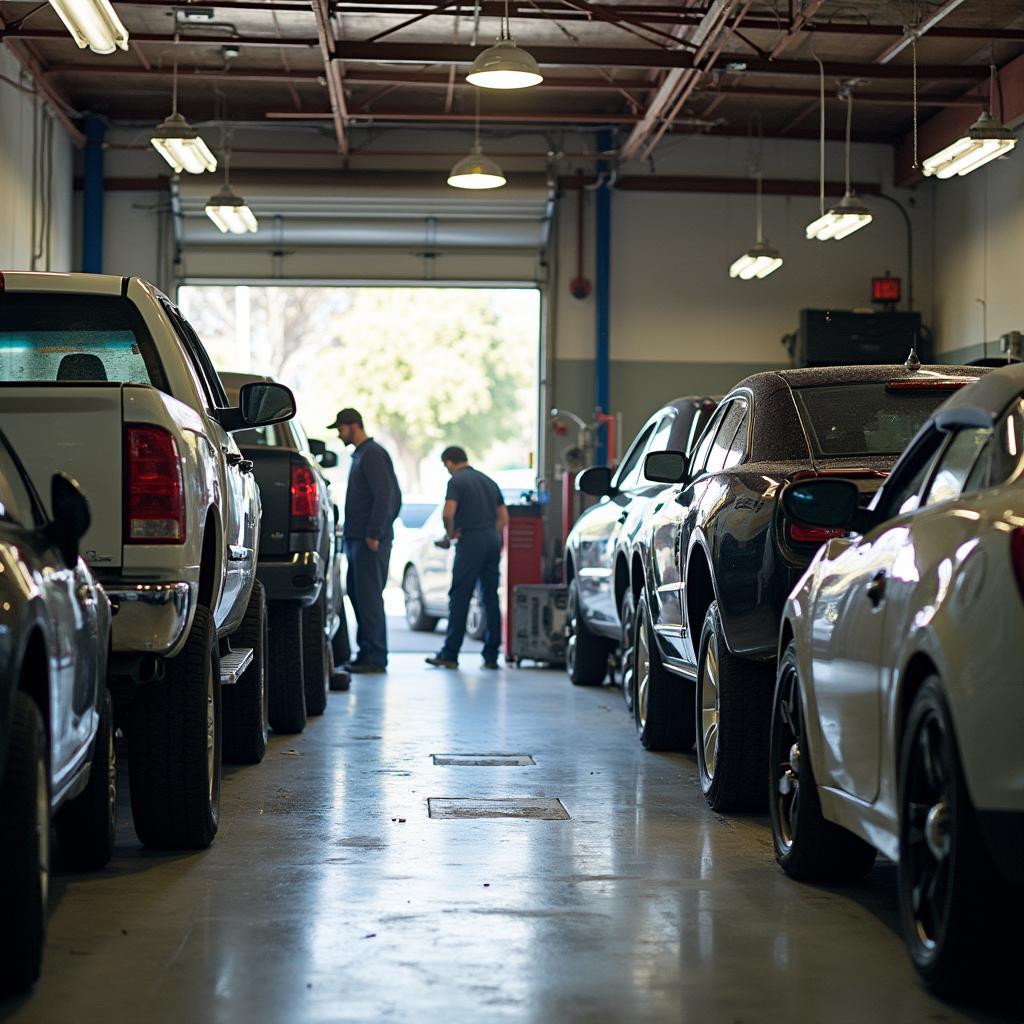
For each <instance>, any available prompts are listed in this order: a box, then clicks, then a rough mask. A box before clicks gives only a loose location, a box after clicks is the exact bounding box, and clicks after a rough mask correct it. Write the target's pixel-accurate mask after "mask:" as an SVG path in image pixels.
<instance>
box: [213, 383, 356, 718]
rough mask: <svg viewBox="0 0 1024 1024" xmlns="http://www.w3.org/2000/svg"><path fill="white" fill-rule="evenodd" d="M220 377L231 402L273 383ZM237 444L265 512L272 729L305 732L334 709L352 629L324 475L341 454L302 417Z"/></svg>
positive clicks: (262, 568)
mask: <svg viewBox="0 0 1024 1024" xmlns="http://www.w3.org/2000/svg"><path fill="white" fill-rule="evenodd" d="M220 376H221V380H222V381H223V382H224V388H225V390H226V392H227V395H228V399H229V401H231V402H237V401H238V396H239V395H240V393H241V389H242V388H243V387H244V386H245V385H246V384H250V383H253V382H258V381H269V380H271V378H269V377H263V376H259V375H256V374H247V373H229V372H222V373H221V375H220ZM235 440H236V441H237V443H238V445H239V447H240V449H241V452H242V455H243V456H244V457H245V458H247V459H250V460H251V461H252V463H253V467H254V468H253V473H254V475H255V477H256V482H257V484H259V488H260V496H261V501H262V506H263V522H262V527H261V530H260V543H259V554H258V563H257V570H256V575H257V578H258V579H259V581H260V583H262V584H263V590H264V593H265V594H266V599H267V621H268V627H269V647H268V658H267V665H268V686H267V688H268V691H269V719H270V725H271V727H272V728H273V729H274V731H275V732H281V733H296V732H301V731H302V730H303V729H304V728H305V725H306V716H307V715H322V714H323V713H324V711H325V710H326V708H327V690H328V687H329V685H330V681H331V677H332V676H333V674H334V657H333V650H332V646H331V643H332V640H333V638H334V636H335V634H336V633H337V632H338V630H339V628H344V629H346V630H347V626H345V625H344V624H343V623H344V616H345V610H344V604H343V600H342V592H341V588H340V568H339V566H338V565H337V564H336V563H337V561H338V560H339V559H340V557H341V555H340V551H339V549H338V548H337V546H336V543H335V525H336V521H335V516H336V511H335V506H334V503H333V502H332V500H331V489H330V485H329V484H328V482H327V478H326V477H325V476H324V474H323V468H325V467H327V468H329V467H331V466H334V465H336V463H337V456H336V455H335V454H334V452H328V451H327V449H326V446H325V445H324V444H323V443H322V442H320V443H317V442H311V441H309V440H308V439H307V437H306V434H305V432H304V431H303V429H302V427H301V426H300V424H299V422H298V420H297V419H291V420H287V421H285V422H283V423H275V424H271V425H269V426H265V427H256V428H253V429H251V430H242V431H239V432H238V433H237V434H236V435H235ZM346 639H347V637H346ZM339 667H340V666H339Z"/></svg>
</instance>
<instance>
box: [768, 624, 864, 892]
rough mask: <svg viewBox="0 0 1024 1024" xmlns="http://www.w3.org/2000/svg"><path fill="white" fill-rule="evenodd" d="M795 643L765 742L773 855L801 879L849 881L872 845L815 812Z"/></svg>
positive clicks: (786, 656)
mask: <svg viewBox="0 0 1024 1024" xmlns="http://www.w3.org/2000/svg"><path fill="white" fill-rule="evenodd" d="M804 723H805V717H804V710H803V701H802V699H801V696H800V678H799V673H798V669H797V658H796V642H795V641H792V640H791V641H790V643H789V646H788V647H787V648H786V650H785V652H784V653H783V656H782V660H781V661H780V662H779V671H778V674H777V682H776V684H775V696H774V699H773V700H772V722H771V733H770V738H769V744H768V752H769V753H768V756H769V760H768V764H769V778H770V788H769V793H768V807H769V811H770V813H771V819H772V839H773V842H774V845H775V859H776V860H777V861H778V862H779V866H780V867H781V868H782V870H783V871H785V872H786V874H787V875H789V877H790V878H795V879H797V880H798V881H801V882H853V881H857V880H858V879H860V878H863V877H864V875H866V874H867V873H868V871H870V870H871V865H872V864H874V862H875V848H874V847H873V846H871V845H869V844H868V843H866V842H864V840H863V839H861V838H860V837H859V836H855V835H854V834H853V833H852V832H850V831H848V830H847V829H845V828H842V827H841V826H839V825H836V824H835V823H834V822H831V821H828V820H827V819H826V818H825V817H824V815H823V814H822V812H821V800H820V799H819V796H818V786H817V783H816V782H815V780H814V767H813V765H812V764H811V754H810V750H809V748H808V746H807V740H806V735H807V734H806V729H805V727H804Z"/></svg>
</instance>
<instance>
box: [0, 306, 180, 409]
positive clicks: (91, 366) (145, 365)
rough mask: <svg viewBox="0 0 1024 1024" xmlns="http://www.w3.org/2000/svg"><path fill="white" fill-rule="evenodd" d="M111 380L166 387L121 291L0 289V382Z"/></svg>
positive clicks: (147, 339) (152, 349) (153, 353)
mask: <svg viewBox="0 0 1024 1024" xmlns="http://www.w3.org/2000/svg"><path fill="white" fill-rule="evenodd" d="M53 381H116V382H118V383H121V384H152V385H154V386H155V387H158V388H160V389H161V390H163V391H166V390H167V388H166V384H165V380H164V375H163V370H162V368H161V366H160V360H159V359H158V358H157V354H156V348H155V346H154V344H153V339H152V338H151V337H150V334H149V331H148V330H147V329H146V325H145V324H144V323H143V320H142V317H141V316H140V314H139V311H138V310H137V309H136V308H135V306H134V304H133V303H132V302H131V301H130V300H129V299H126V298H123V297H122V296H120V295H82V294H75V293H71V292H0V383H51V382H53Z"/></svg>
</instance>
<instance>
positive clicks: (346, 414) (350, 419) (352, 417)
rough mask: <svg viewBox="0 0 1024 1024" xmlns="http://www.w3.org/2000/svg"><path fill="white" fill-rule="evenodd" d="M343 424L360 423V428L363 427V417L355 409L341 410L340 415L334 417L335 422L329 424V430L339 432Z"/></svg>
mask: <svg viewBox="0 0 1024 1024" xmlns="http://www.w3.org/2000/svg"><path fill="white" fill-rule="evenodd" d="M343 423H358V424H359V426H362V425H363V417H362V416H361V415H360V414H359V413H358V412H357V411H356V410H355V409H350V408H345V409H339V410H338V415H337V416H335V417H334V422H333V423H328V424H327V429H328V430H337V429H338V427H340V426H341V425H342V424H343Z"/></svg>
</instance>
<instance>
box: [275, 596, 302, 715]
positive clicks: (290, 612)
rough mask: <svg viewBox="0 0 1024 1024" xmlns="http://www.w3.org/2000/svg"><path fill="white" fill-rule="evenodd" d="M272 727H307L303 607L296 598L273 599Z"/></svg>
mask: <svg viewBox="0 0 1024 1024" xmlns="http://www.w3.org/2000/svg"><path fill="white" fill-rule="evenodd" d="M269 609H270V612H269V619H270V657H269V658H268V659H267V664H268V666H269V668H270V673H269V677H268V679H267V684H268V687H267V688H268V690H269V692H270V727H271V728H272V729H273V730H274V732H279V733H295V732H302V730H303V729H305V728H306V688H305V685H304V678H303V671H302V609H301V608H300V607H299V605H298V604H297V603H296V602H295V601H271V602H270V605H269Z"/></svg>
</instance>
